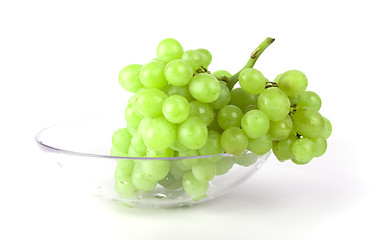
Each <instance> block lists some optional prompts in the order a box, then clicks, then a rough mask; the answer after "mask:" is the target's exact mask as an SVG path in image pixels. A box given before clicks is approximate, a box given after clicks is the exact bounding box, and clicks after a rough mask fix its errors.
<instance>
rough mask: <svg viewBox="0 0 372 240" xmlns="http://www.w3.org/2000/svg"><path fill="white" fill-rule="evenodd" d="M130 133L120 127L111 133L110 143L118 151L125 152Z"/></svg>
mask: <svg viewBox="0 0 372 240" xmlns="http://www.w3.org/2000/svg"><path fill="white" fill-rule="evenodd" d="M131 140H132V135H130V133H129V132H128V130H127V129H126V128H120V129H118V130H116V131H115V132H114V134H113V135H112V145H113V146H114V147H115V148H116V149H117V150H118V151H120V152H122V153H127V152H128V148H129V145H130V141H131Z"/></svg>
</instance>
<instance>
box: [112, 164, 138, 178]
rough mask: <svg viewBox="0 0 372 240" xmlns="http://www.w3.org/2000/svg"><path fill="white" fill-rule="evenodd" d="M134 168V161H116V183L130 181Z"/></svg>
mask: <svg viewBox="0 0 372 240" xmlns="http://www.w3.org/2000/svg"><path fill="white" fill-rule="evenodd" d="M133 168H134V161H133V160H130V159H118V161H117V164H116V169H115V180H116V181H128V180H131V177H132V172H133Z"/></svg>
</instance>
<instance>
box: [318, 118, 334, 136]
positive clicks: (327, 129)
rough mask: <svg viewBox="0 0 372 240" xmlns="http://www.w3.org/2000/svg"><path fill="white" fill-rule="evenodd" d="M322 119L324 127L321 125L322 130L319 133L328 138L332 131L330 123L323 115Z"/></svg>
mask: <svg viewBox="0 0 372 240" xmlns="http://www.w3.org/2000/svg"><path fill="white" fill-rule="evenodd" d="M323 120H324V127H323V131H322V133H321V136H322V137H323V138H324V139H328V138H329V136H331V133H332V124H331V122H330V121H329V120H328V119H327V118H326V117H323Z"/></svg>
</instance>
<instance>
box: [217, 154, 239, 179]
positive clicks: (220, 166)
mask: <svg viewBox="0 0 372 240" xmlns="http://www.w3.org/2000/svg"><path fill="white" fill-rule="evenodd" d="M234 163H235V162H234V160H233V159H232V158H231V157H224V158H221V159H220V160H219V161H218V162H217V163H216V175H224V174H226V173H227V172H228V171H229V170H230V169H231V168H232V167H233V166H234Z"/></svg>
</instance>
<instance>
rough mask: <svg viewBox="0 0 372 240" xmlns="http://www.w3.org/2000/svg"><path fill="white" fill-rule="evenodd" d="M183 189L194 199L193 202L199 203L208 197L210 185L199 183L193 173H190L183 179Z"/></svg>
mask: <svg viewBox="0 0 372 240" xmlns="http://www.w3.org/2000/svg"><path fill="white" fill-rule="evenodd" d="M182 187H183V189H184V190H185V192H186V193H187V194H188V195H189V196H190V197H193V199H192V200H194V201H197V200H200V199H202V198H204V197H206V196H207V195H206V194H207V191H208V188H209V183H208V182H205V183H202V182H200V181H198V180H197V179H196V178H195V177H194V175H193V174H192V172H191V171H189V172H187V173H185V175H184V177H183V179H182Z"/></svg>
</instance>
